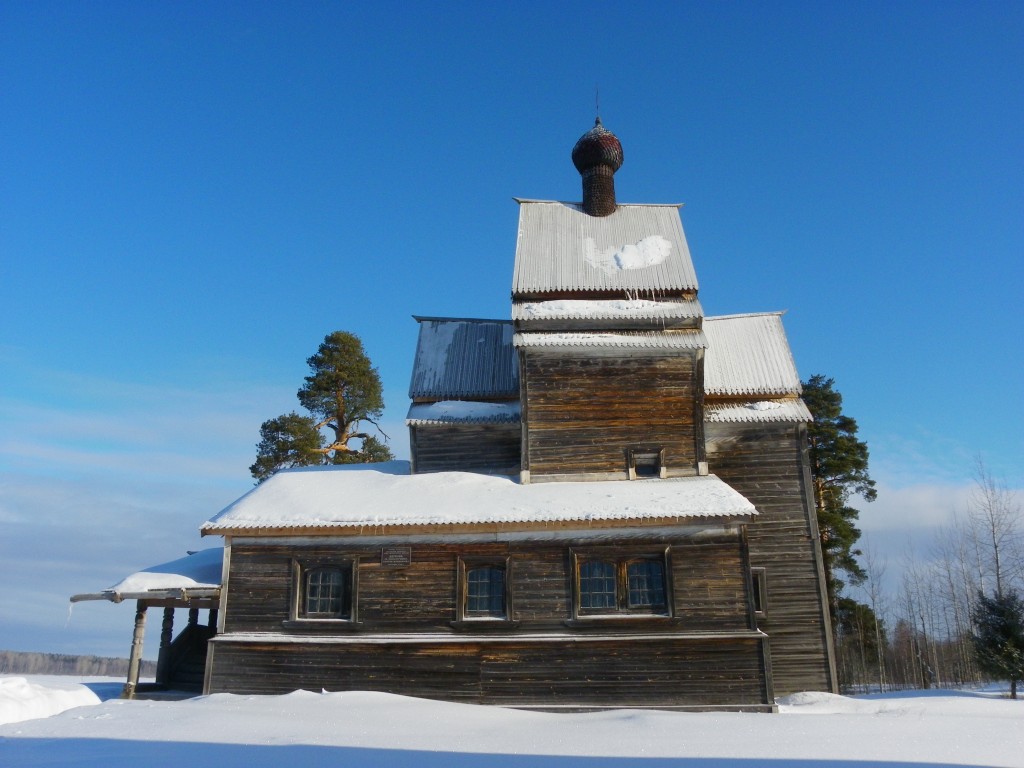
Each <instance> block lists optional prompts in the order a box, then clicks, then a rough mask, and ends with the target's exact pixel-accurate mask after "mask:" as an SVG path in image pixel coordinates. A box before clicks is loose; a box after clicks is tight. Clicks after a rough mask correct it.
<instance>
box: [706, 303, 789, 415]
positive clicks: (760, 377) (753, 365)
mask: <svg viewBox="0 0 1024 768" xmlns="http://www.w3.org/2000/svg"><path fill="white" fill-rule="evenodd" d="M704 333H706V334H707V337H708V351H707V353H706V355H705V357H704V391H705V392H706V393H707V394H709V395H788V394H795V395H798V394H800V391H801V388H800V376H799V375H798V374H797V372H796V364H795V363H794V362H793V354H792V352H790V350H789V342H788V341H787V340H786V332H785V330H784V329H783V327H782V313H781V312H769V313H761V314H751V315H728V316H724V317H706V318H704Z"/></svg>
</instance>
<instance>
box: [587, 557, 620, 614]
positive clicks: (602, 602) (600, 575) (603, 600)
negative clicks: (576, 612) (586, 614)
mask: <svg viewBox="0 0 1024 768" xmlns="http://www.w3.org/2000/svg"><path fill="white" fill-rule="evenodd" d="M615 607H616V600H615V565H614V563H609V562H606V561H604V560H587V561H584V562H582V563H580V608H583V609H586V608H615Z"/></svg>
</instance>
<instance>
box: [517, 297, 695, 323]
mask: <svg viewBox="0 0 1024 768" xmlns="http://www.w3.org/2000/svg"><path fill="white" fill-rule="evenodd" d="M703 316H704V310H703V308H701V305H700V302H699V301H697V300H696V299H692V300H690V301H650V300H648V299H590V300H577V299H562V300H559V301H528V302H524V303H514V304H513V305H512V319H513V320H616V319H620V318H621V319H629V320H694V319H696V318H699V317H703Z"/></svg>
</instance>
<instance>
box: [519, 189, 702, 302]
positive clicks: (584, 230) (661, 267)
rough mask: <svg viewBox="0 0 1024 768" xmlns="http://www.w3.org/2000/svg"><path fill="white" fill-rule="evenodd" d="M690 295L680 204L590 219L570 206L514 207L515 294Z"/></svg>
mask: <svg viewBox="0 0 1024 768" xmlns="http://www.w3.org/2000/svg"><path fill="white" fill-rule="evenodd" d="M695 290H697V275H696V273H695V272H694V269H693V262H692V261H691V260H690V249H689V247H688V246H687V244H686V236H685V235H684V234H683V225H682V222H681V221H680V220H679V209H678V206H674V205H669V206H666V205H620V206H619V207H618V209H617V210H616V211H615V213H613V214H611V215H609V216H588V215H587V214H585V213H583V211H582V210H580V206H579V204H576V203H558V202H540V201H520V203H519V240H518V243H517V244H516V261H515V272H514V274H513V278H512V295H513V296H522V295H526V296H535V295H539V294H545V293H553V292H567V291H568V292H576V291H579V292H587V291H621V292H630V293H635V294H636V298H644V297H645V295H649V294H651V293H656V294H657V293H664V292H679V291H695Z"/></svg>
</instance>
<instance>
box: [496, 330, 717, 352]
mask: <svg viewBox="0 0 1024 768" xmlns="http://www.w3.org/2000/svg"><path fill="white" fill-rule="evenodd" d="M512 344H513V346H515V347H601V348H623V349H704V348H705V347H706V346H707V344H708V342H707V339H706V338H705V336H704V334H703V333H702V332H701V331H697V330H685V331H638V332H636V333H602V332H599V331H595V332H590V331H580V332H566V333H557V332H553V333H541V332H538V333H517V334H516V335H515V336H514V337H513V339H512Z"/></svg>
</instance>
